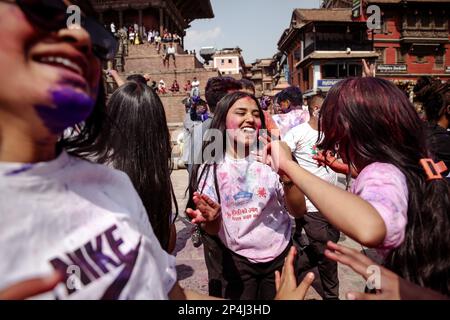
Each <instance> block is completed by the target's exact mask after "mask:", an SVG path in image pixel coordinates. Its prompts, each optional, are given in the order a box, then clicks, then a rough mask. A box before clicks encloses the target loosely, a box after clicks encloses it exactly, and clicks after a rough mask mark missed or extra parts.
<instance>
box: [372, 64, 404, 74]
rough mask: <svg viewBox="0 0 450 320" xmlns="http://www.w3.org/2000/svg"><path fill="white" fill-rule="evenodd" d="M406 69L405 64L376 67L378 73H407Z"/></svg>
mask: <svg viewBox="0 0 450 320" xmlns="http://www.w3.org/2000/svg"><path fill="white" fill-rule="evenodd" d="M407 71H408V67H407V65H406V64H379V65H377V72H378V73H396V72H407Z"/></svg>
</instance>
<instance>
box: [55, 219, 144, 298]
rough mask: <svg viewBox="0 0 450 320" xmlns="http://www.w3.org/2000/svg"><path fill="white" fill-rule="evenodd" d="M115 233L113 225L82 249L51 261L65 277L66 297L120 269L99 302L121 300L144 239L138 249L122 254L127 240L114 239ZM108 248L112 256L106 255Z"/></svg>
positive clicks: (137, 246) (138, 244) (115, 228)
mask: <svg viewBox="0 0 450 320" xmlns="http://www.w3.org/2000/svg"><path fill="white" fill-rule="evenodd" d="M115 230H117V226H116V225H113V226H112V227H110V228H108V229H107V230H105V231H104V232H102V233H101V234H99V235H97V236H96V237H95V238H94V239H92V240H91V241H88V242H87V243H86V244H84V245H83V246H81V247H80V248H77V249H75V250H73V251H72V252H66V253H65V254H64V255H61V256H58V257H54V258H52V259H51V260H50V264H51V265H52V266H53V268H54V269H55V270H57V271H59V272H61V273H62V274H64V275H65V279H64V280H65V281H64V282H65V283H66V284H67V286H66V289H67V295H71V294H73V293H75V292H76V291H77V289H81V287H80V286H81V285H82V286H88V285H89V284H91V283H92V282H94V281H96V280H98V279H100V278H101V277H103V276H106V275H108V274H109V273H110V272H111V271H113V270H117V269H121V271H120V273H119V275H118V276H117V277H116V278H115V279H114V281H113V282H112V283H111V285H110V286H109V287H108V288H107V289H106V290H105V292H104V293H103V295H102V296H101V298H100V299H102V300H116V299H119V296H120V294H121V293H122V290H123V288H124V287H125V285H126V284H127V283H128V281H129V279H130V277H131V274H132V272H133V269H134V266H135V264H136V260H137V257H138V253H139V248H140V246H141V240H142V239H141V237H139V239H138V243H137V245H136V247H135V248H133V249H131V250H130V251H128V252H126V253H123V252H122V251H121V250H120V246H121V245H122V244H123V243H124V240H123V239H122V238H116V237H115V236H114V231H115ZM93 244H95V247H94V246H93ZM104 244H108V247H104ZM107 248H109V249H110V250H108V251H110V252H111V253H109V254H108V253H107V252H106V249H107ZM68 270H78V271H79V274H76V273H74V274H71V273H70V272H69V271H68ZM74 277H76V278H74Z"/></svg>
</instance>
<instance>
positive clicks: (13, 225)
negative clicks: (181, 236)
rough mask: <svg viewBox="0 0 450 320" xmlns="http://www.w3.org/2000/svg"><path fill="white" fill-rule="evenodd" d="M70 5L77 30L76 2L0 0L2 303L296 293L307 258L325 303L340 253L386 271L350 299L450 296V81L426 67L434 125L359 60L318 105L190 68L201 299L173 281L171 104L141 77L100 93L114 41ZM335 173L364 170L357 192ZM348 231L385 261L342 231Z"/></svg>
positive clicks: (301, 290)
mask: <svg viewBox="0 0 450 320" xmlns="http://www.w3.org/2000/svg"><path fill="white" fill-rule="evenodd" d="M56 3H57V4H56ZM70 3H71V4H75V5H78V6H79V7H80V8H81V9H82V11H83V13H84V15H83V19H89V23H82V24H81V25H82V26H83V27H81V26H80V27H77V28H72V27H68V26H67V25H66V20H65V12H66V10H67V5H68V2H66V1H58V2H53V3H50V2H47V1H37V2H36V1H21V2H20V4H16V3H15V2H0V37H1V38H2V42H0V66H1V68H2V73H1V74H0V83H1V84H2V87H1V88H0V137H1V139H0V176H1V179H0V190H1V192H0V215H1V217H2V222H3V223H2V225H1V226H0V240H1V241H0V253H1V254H2V256H3V259H2V261H1V262H0V271H1V274H2V277H0V299H19V298H28V297H31V296H36V295H38V297H39V298H53V299H168V298H170V299H213V298H225V299H245V300H247V299H274V298H275V299H303V298H304V297H305V295H306V292H307V290H308V287H309V286H310V285H311V283H312V281H313V279H314V275H313V274H312V273H311V272H309V267H307V265H306V262H305V260H304V259H306V258H308V263H312V264H315V265H319V266H321V268H319V276H320V278H321V282H322V284H323V287H324V292H323V294H322V295H323V298H324V299H337V298H338V297H339V281H338V278H337V274H336V273H337V263H342V264H345V265H348V266H350V267H351V268H352V269H353V270H355V271H356V272H357V273H359V274H360V275H361V276H363V277H364V278H365V279H368V278H369V276H370V274H367V268H368V267H369V266H378V268H379V270H380V277H381V279H380V281H379V283H378V286H375V292H370V290H367V292H365V293H362V292H351V293H348V294H347V298H348V299H448V298H449V295H450V292H449V289H450V278H449V271H450V255H449V254H450V250H449V249H450V233H449V232H448V230H449V228H450V217H449V211H450V210H449V208H450V199H449V198H450V194H449V185H448V181H447V179H446V178H448V174H449V170H448V167H447V166H446V163H447V164H448V163H449V157H448V156H449V153H448V150H449V136H448V126H449V118H450V104H449V92H450V91H449V85H448V83H442V82H440V81H439V82H438V81H436V80H434V79H431V78H423V79H420V81H418V84H417V87H416V90H415V91H416V95H417V96H418V97H419V99H421V101H422V103H423V105H424V110H425V113H426V120H425V121H423V120H422V119H421V118H420V117H419V115H418V114H417V112H416V110H415V109H414V107H413V105H412V104H411V103H410V101H409V100H408V98H407V97H406V96H405V95H404V94H403V93H402V92H401V91H400V90H399V89H398V88H397V87H395V85H393V84H392V83H391V82H389V81H386V80H383V79H379V78H375V77H373V76H371V75H370V74H369V73H368V72H366V71H365V74H364V75H365V76H364V77H359V78H348V79H345V80H343V81H341V82H339V83H338V84H336V85H335V86H334V87H333V88H331V90H330V91H329V92H328V94H327V95H326V96H323V95H321V94H317V95H315V96H313V97H311V98H310V99H308V100H307V108H304V107H303V106H304V99H303V95H302V92H301V91H300V90H299V88H296V87H289V88H287V89H285V90H284V91H282V92H281V93H280V94H279V95H278V96H276V97H275V101H274V102H273V104H274V105H275V104H276V105H279V113H278V114H271V113H270V112H267V111H266V110H263V108H262V107H261V102H260V100H258V99H256V98H255V94H254V93H255V92H254V87H253V86H252V85H251V83H249V82H248V81H238V80H235V79H233V78H229V77H214V78H211V79H209V80H208V82H207V83H206V86H205V90H204V93H203V92H202V90H200V83H199V81H198V80H197V79H194V81H192V82H191V84H190V85H191V88H190V91H189V99H188V102H189V103H188V104H186V109H187V110H186V121H185V127H186V135H187V136H188V137H189V142H188V143H187V145H186V147H185V151H186V154H184V155H183V156H185V157H186V158H185V159H186V163H187V167H188V171H189V184H188V185H189V186H188V190H187V193H188V196H189V198H188V204H187V207H186V210H185V213H186V214H187V216H189V219H190V220H191V222H192V223H193V224H195V225H196V226H197V228H195V233H194V234H193V238H194V239H193V240H194V241H195V242H196V243H197V245H203V248H204V254H205V262H206V267H207V271H208V291H209V292H208V293H209V295H201V294H199V293H196V292H193V291H191V290H187V289H183V288H182V287H181V286H180V285H179V283H178V280H177V270H176V267H175V257H174V256H173V255H172V254H171V252H173V249H174V246H175V243H176V229H175V224H174V221H175V219H176V218H177V215H178V213H179V208H178V204H177V201H176V198H175V195H174V190H173V186H172V182H171V179H170V173H171V168H172V166H171V145H170V138H169V130H168V127H167V122H166V117H165V112H164V108H163V105H162V103H161V100H160V98H159V96H158V94H157V93H156V92H155V90H152V88H151V86H149V85H148V80H149V79H148V77H146V76H145V75H133V76H130V77H128V78H127V79H126V80H122V79H120V77H119V76H118V75H117V73H114V72H113V73H112V75H113V76H114V77H116V81H119V82H120V86H119V88H118V89H117V90H116V91H115V92H114V93H113V95H112V96H111V97H110V99H109V100H108V101H106V98H105V94H104V87H103V83H102V81H103V79H102V70H101V62H102V61H106V60H108V59H111V58H112V57H113V56H114V50H115V48H116V45H115V42H114V38H113V37H112V36H111V34H110V32H109V31H108V30H106V29H104V28H103V26H102V25H100V24H99V23H97V22H94V20H93V17H94V10H93V8H92V7H91V6H90V4H89V2H87V1H79V0H73V1H70ZM36 5H38V6H39V8H40V9H42V10H36V7H35V6H36ZM48 13H51V14H52V16H51V17H49V15H48ZM94 35H95V37H94ZM54 56H57V57H61V58H60V59H59V60H60V61H63V60H64V59H66V60H68V62H67V61H64V62H61V63H55V62H53V61H52V59H49V57H54ZM77 57H78V58H77ZM80 57H81V58H80ZM61 59H63V60H61ZM80 59H82V61H85V63H83V64H80V63H79V62H78V61H80ZM77 63H78V64H79V65H77V66H78V67H77V68H74V67H72V68H71V67H69V65H70V64H77ZM366 69H367V66H365V68H364V70H366ZM79 70H80V71H79ZM23 79H27V81H24V80H23ZM119 82H118V83H119ZM185 88H186V89H185V90H186V91H188V89H189V87H186V86H185ZM202 96H203V97H204V99H202ZM261 101H263V102H264V105H265V107H266V108H268V107H269V106H270V105H271V103H270V102H269V101H268V99H267V98H264V99H261ZM305 109H306V110H305ZM336 173H344V174H346V175H347V176H348V181H349V182H350V177H353V178H354V180H352V183H351V185H349V186H348V190H343V189H341V188H338V187H337V186H336V185H335V184H336ZM183 215H184V213H183ZM293 224H295V229H294V230H295V231H294V232H292V230H293ZM301 230H304V231H305V233H306V235H307V238H308V240H309V242H310V243H309V245H308V246H311V247H310V248H311V252H312V254H311V255H310V254H309V253H307V252H306V250H305V248H304V247H303V246H302V244H301V243H300V242H301V241H300V238H301ZM339 232H342V233H344V234H346V235H348V236H349V237H351V238H352V239H354V240H356V241H357V242H359V243H361V244H362V245H364V246H366V247H370V248H374V249H376V250H377V252H378V253H379V254H380V257H381V260H380V261H377V262H374V261H372V260H371V259H370V258H368V257H367V256H365V255H364V254H363V253H361V252H358V251H356V250H354V249H349V248H346V247H344V246H342V245H339V244H336V242H337V240H338V237H339ZM24 242H26V245H25V244H24ZM69 270H75V271H76V272H69ZM297 282H301V283H300V284H299V285H297ZM369 284H370V283H368V288H367V289H373V288H370V286H369ZM363 290H364V288H361V291H363Z"/></svg>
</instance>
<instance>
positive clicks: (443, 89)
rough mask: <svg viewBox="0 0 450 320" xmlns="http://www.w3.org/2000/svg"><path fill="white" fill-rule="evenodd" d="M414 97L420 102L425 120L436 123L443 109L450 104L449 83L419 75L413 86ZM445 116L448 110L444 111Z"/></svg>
mask: <svg viewBox="0 0 450 320" xmlns="http://www.w3.org/2000/svg"><path fill="white" fill-rule="evenodd" d="M414 93H415V95H416V99H417V100H418V101H420V102H422V104H423V107H424V110H425V115H426V117H427V121H428V122H430V123H431V124H436V123H437V122H438V121H439V119H440V118H441V116H442V114H443V109H444V108H447V107H448V106H449V105H450V84H449V83H448V82H446V83H442V82H441V80H438V79H435V78H432V77H420V78H419V80H417V84H416V85H415V86H414ZM445 114H446V115H447V117H448V116H449V113H448V111H447V110H446V111H445Z"/></svg>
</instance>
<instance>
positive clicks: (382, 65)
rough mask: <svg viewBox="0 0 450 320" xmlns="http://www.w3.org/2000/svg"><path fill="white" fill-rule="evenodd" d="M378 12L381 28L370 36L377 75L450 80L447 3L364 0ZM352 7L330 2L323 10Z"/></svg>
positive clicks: (441, 0) (411, 80)
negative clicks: (434, 77)
mask: <svg viewBox="0 0 450 320" xmlns="http://www.w3.org/2000/svg"><path fill="white" fill-rule="evenodd" d="M370 5H376V6H378V7H379V8H380V10H381V29H380V30H376V31H375V32H374V34H373V39H374V49H375V50H376V51H377V53H378V54H379V57H378V59H377V76H379V77H383V78H386V79H389V80H393V81H395V82H396V83H401V82H409V83H410V86H411V85H412V84H414V82H415V81H416V80H417V78H418V77H420V76H423V75H430V76H437V77H440V78H441V79H443V80H448V79H449V78H450V24H449V20H450V19H449V17H450V0H364V1H363V6H362V8H361V13H362V17H363V18H364V19H363V20H366V19H367V18H368V16H367V7H368V6H370ZM351 6H352V1H348V0H347V1H343V0H329V1H325V2H324V7H327V8H333V7H334V8H335V7H347V8H350V7H351Z"/></svg>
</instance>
